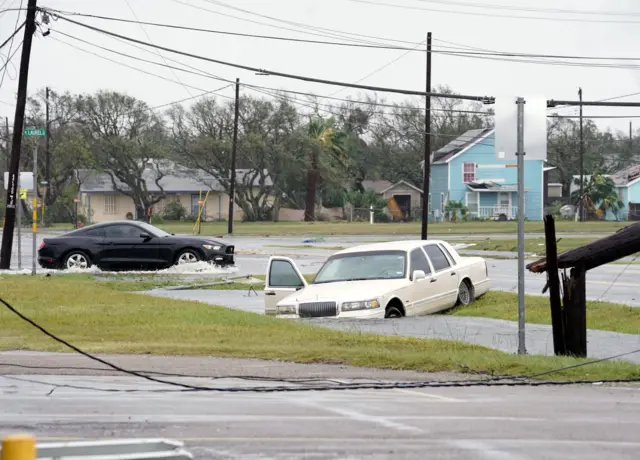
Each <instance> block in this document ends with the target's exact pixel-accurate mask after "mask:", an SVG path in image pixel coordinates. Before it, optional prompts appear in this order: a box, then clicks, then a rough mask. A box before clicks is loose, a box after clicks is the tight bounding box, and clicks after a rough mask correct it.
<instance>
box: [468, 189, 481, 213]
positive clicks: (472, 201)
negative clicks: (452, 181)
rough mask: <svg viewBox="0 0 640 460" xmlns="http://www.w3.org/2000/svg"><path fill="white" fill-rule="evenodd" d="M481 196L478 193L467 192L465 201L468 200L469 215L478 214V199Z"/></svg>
mask: <svg viewBox="0 0 640 460" xmlns="http://www.w3.org/2000/svg"><path fill="white" fill-rule="evenodd" d="M479 196H480V194H479V193H478V192H467V193H466V194H465V199H466V200H467V208H469V214H478V204H479V203H478V201H479V200H478V198H479Z"/></svg>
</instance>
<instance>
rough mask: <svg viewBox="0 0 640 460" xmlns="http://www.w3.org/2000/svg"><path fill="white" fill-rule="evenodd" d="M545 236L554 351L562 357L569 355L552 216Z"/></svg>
mask: <svg viewBox="0 0 640 460" xmlns="http://www.w3.org/2000/svg"><path fill="white" fill-rule="evenodd" d="M544 235H545V245H546V250H547V277H548V285H549V305H550V307H551V326H552V330H553V351H554V353H555V354H556V355H558V356H560V355H566V354H567V347H566V343H565V335H564V316H563V313H562V302H561V300H560V276H559V275H558V246H557V243H556V224H555V220H554V219H553V216H552V215H551V214H549V215H548V216H546V217H545V218H544Z"/></svg>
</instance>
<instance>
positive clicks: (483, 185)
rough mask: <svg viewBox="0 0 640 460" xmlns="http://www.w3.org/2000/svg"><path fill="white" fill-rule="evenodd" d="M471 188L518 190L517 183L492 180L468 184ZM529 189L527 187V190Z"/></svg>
mask: <svg viewBox="0 0 640 460" xmlns="http://www.w3.org/2000/svg"><path fill="white" fill-rule="evenodd" d="M467 187H469V189H470V190H473V191H474V192H517V191H518V186H517V185H516V184H497V183H495V182H491V181H476V182H469V183H468V184H467ZM527 191H529V190H527V189H525V192H527Z"/></svg>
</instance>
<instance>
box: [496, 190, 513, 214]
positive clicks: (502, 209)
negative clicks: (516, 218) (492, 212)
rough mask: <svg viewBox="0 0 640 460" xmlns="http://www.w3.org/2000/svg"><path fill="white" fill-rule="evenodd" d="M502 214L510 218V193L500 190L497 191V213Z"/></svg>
mask: <svg viewBox="0 0 640 460" xmlns="http://www.w3.org/2000/svg"><path fill="white" fill-rule="evenodd" d="M500 214H504V215H505V216H507V218H509V219H512V218H513V215H512V214H511V193H509V192H500V193H498V215H500Z"/></svg>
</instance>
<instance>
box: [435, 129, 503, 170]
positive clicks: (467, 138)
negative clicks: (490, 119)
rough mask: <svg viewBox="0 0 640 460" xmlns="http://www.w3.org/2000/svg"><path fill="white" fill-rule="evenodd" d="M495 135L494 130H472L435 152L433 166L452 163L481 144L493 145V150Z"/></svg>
mask: <svg viewBox="0 0 640 460" xmlns="http://www.w3.org/2000/svg"><path fill="white" fill-rule="evenodd" d="M493 133H494V130H493V129H492V128H486V129H471V130H469V131H467V132H465V133H464V134H463V135H461V136H459V137H458V138H456V139H455V140H453V141H452V142H450V143H449V144H447V145H445V146H444V147H442V148H441V149H439V150H437V151H436V152H434V154H433V156H432V160H431V162H432V164H442V163H450V162H451V161H452V160H453V159H455V158H457V157H459V156H460V155H463V154H464V153H466V152H467V151H469V150H470V149H472V148H474V147H475V146H476V145H480V144H491V147H492V149H493V145H494V144H493V137H492V134H493ZM490 136H491V137H492V138H491V141H490V142H489V141H488V138H489V137H490Z"/></svg>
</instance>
